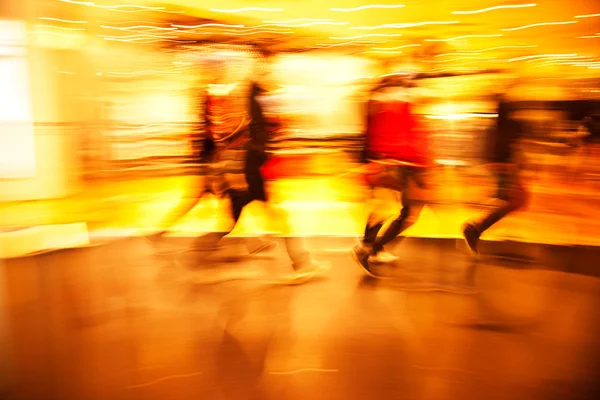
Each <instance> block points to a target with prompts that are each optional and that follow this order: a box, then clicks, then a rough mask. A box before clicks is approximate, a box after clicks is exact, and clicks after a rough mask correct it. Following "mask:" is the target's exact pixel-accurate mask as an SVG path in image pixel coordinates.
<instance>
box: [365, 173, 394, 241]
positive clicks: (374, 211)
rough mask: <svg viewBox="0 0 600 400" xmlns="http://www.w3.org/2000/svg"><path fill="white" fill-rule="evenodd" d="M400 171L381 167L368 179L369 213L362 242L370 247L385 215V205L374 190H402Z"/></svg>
mask: <svg viewBox="0 0 600 400" xmlns="http://www.w3.org/2000/svg"><path fill="white" fill-rule="evenodd" d="M401 173H402V171H401V170H399V169H396V170H394V169H391V168H389V167H388V168H381V169H380V171H379V172H378V173H376V174H373V176H372V177H371V179H370V182H371V197H370V201H371V202H372V205H371V214H370V215H369V218H368V219H367V223H366V225H365V231H364V235H363V244H364V245H366V246H368V247H372V246H373V244H374V243H375V241H376V240H377V235H378V234H379V232H380V231H381V228H382V227H383V224H384V223H385V220H386V219H387V217H385V216H384V212H383V209H384V208H385V205H384V204H382V203H381V201H378V199H377V195H376V193H375V191H376V190H377V188H386V189H390V190H393V191H396V192H400V191H402V187H403V185H402V176H401V175H399V174H401Z"/></svg>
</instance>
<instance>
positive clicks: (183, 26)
mask: <svg viewBox="0 0 600 400" xmlns="http://www.w3.org/2000/svg"><path fill="white" fill-rule="evenodd" d="M171 26H172V27H173V28H183V29H198V28H207V27H211V26H214V27H222V28H244V27H245V25H230V24H200V25H177V24H171Z"/></svg>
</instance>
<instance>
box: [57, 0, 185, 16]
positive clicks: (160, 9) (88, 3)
mask: <svg viewBox="0 0 600 400" xmlns="http://www.w3.org/2000/svg"><path fill="white" fill-rule="evenodd" d="M58 1H60V2H63V3H70V4H77V5H81V6H88V7H96V8H102V9H104V10H110V11H118V12H123V13H140V12H148V11H154V12H161V13H167V14H183V13H184V12H183V11H170V10H166V9H165V8H164V7H148V6H140V5H136V4H120V5H115V6H102V5H99V4H95V3H94V2H91V1H76V0H58ZM122 8H134V10H122Z"/></svg>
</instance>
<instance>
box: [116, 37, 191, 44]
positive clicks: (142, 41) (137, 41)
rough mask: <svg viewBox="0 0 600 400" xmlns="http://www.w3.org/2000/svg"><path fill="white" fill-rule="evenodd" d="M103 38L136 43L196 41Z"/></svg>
mask: <svg viewBox="0 0 600 400" xmlns="http://www.w3.org/2000/svg"><path fill="white" fill-rule="evenodd" d="M104 40H110V41H113V42H126V43H136V44H150V43H159V42H173V43H196V41H195V40H177V39H146V38H134V39H121V38H118V37H110V36H107V37H105V38H104Z"/></svg>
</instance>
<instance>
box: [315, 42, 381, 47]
mask: <svg viewBox="0 0 600 400" xmlns="http://www.w3.org/2000/svg"><path fill="white" fill-rule="evenodd" d="M373 43H374V42H373V41H365V40H351V41H348V42H342V43H317V44H316V45H315V46H318V47H317V48H320V49H328V48H330V47H340V46H365V45H371V44H373ZM375 43H377V42H375Z"/></svg>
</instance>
